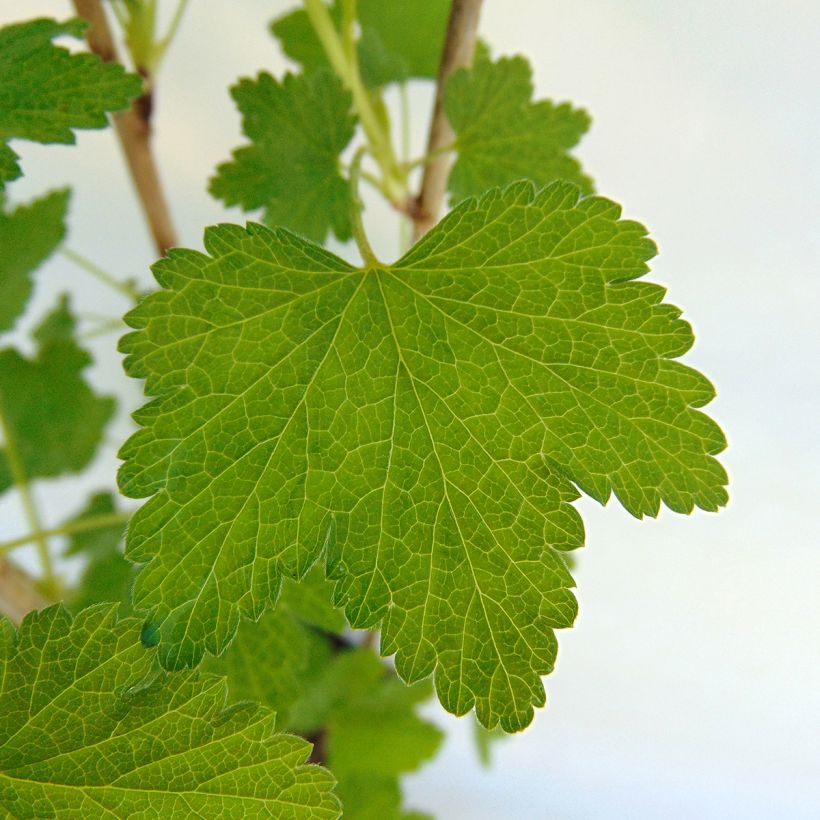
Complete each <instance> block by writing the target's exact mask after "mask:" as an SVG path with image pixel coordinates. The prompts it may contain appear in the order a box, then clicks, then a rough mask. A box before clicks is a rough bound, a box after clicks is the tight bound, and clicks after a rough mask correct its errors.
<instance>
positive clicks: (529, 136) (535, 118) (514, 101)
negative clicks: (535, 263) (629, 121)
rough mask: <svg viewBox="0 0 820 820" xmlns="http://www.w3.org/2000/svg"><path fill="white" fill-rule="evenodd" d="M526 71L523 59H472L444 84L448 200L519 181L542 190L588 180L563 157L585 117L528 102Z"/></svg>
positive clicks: (588, 187) (584, 184)
mask: <svg viewBox="0 0 820 820" xmlns="http://www.w3.org/2000/svg"><path fill="white" fill-rule="evenodd" d="M532 93H533V86H532V70H531V69H530V65H529V63H528V62H527V60H526V59H525V58H524V57H502V58H501V59H499V60H497V61H495V62H492V61H491V60H490V59H489V56H486V55H482V54H479V55H477V56H476V59H475V63H474V65H473V67H472V69H469V70H467V69H460V70H459V71H456V72H455V73H454V74H453V75H452V76H451V77H450V79H449V80H448V82H447V86H446V88H445V93H444V110H445V112H446V114H447V118H448V119H449V120H450V123H451V125H452V126H453V129H454V130H455V132H456V150H457V152H458V156H457V158H456V161H455V164H454V165H453V168H452V170H451V171H450V176H449V179H448V183H447V185H448V188H449V190H450V193H451V195H452V196H451V199H452V201H453V202H459V201H460V200H462V199H463V198H464V197H467V196H477V195H479V194H481V193H483V192H484V191H486V190H487V189H488V188H493V187H495V186H500V187H503V186H505V185H509V184H510V183H512V182H515V181H516V180H520V179H529V180H532V181H533V182H534V183H536V185H539V186H540V185H546V184H547V183H550V182H554V181H555V180H566V181H568V182H574V183H575V184H576V185H578V186H579V187H580V188H581V190H582V191H583V192H584V193H590V192H591V191H592V181H591V180H590V179H589V177H587V176H586V175H585V174H584V173H583V172H582V170H581V166H580V165H579V163H578V161H577V160H576V159H575V158H574V157H572V156H571V155H570V154H569V151H570V149H571V148H573V147H574V146H575V145H576V144H577V143H578V141H579V140H580V139H581V137H582V136H583V134H584V133H585V132H586V130H587V129H588V128H589V122H590V120H589V115H588V114H587V113H586V111H584V110H583V109H580V108H573V107H572V106H571V105H570V104H569V103H560V104H555V103H553V102H550V101H549V100H539V101H538V102H533V101H532Z"/></svg>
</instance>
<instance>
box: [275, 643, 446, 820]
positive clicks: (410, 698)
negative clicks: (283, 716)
mask: <svg viewBox="0 0 820 820" xmlns="http://www.w3.org/2000/svg"><path fill="white" fill-rule="evenodd" d="M426 683H427V682H424V683H419V684H416V685H415V686H411V687H407V686H405V685H404V684H402V683H401V681H399V680H398V679H397V678H396V677H395V676H394V675H393V673H392V672H391V671H390V670H389V669H387V668H385V667H384V666H383V665H382V664H381V663H380V662H379V660H378V658H377V657H376V656H375V655H374V654H373V652H371V651H369V650H366V649H359V650H356V651H353V652H343V653H340V654H338V655H336V656H335V658H334V659H333V661H332V663H330V664H329V665H328V666H327V667H326V669H325V672H324V674H323V675H322V677H321V678H320V679H319V680H317V681H316V682H315V684H314V685H313V687H312V689H311V690H310V691H308V692H307V693H306V696H305V697H304V698H303V701H302V703H299V704H297V706H296V707H295V708H294V714H293V717H292V720H291V724H290V727H291V728H292V729H294V730H295V731H298V732H301V733H310V732H314V731H316V730H318V729H322V730H323V731H324V732H325V734H326V740H325V744H326V754H327V765H328V766H329V767H330V769H331V771H332V772H333V774H334V775H335V776H336V778H337V780H338V784H339V785H338V790H337V791H338V794H339V797H340V798H341V800H342V804H343V805H344V807H345V817H350V818H356V819H357V820H363V818H372V819H373V820H379V818H384V819H385V820H387V818H399V817H402V816H403V813H402V811H401V790H400V788H399V783H398V778H399V776H400V775H402V774H405V773H406V772H411V771H414V770H415V769H417V768H418V767H419V766H420V765H421V764H422V763H423V762H424V761H426V760H429V759H430V758H431V757H433V755H434V754H435V753H436V751H437V750H438V747H439V745H440V744H441V740H442V733H441V732H440V731H439V729H437V728H436V727H435V726H433V725H432V724H430V723H427V722H426V721H423V720H421V718H419V717H418V715H416V713H415V708H416V706H417V705H418V704H419V703H421V702H422V701H425V700H427V699H428V698H429V697H430V695H431V689H432V687H431V686H429V684H428V685H425V684H426Z"/></svg>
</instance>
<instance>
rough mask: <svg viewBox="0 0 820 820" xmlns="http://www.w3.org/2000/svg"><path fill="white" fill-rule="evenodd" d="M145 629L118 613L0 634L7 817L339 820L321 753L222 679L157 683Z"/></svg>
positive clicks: (32, 623) (39, 617)
mask: <svg viewBox="0 0 820 820" xmlns="http://www.w3.org/2000/svg"><path fill="white" fill-rule="evenodd" d="M139 634H140V621H139V620H138V619H136V618H128V619H123V620H118V619H117V607H116V605H110V606H96V607H91V608H90V609H86V610H83V611H82V612H80V613H79V614H78V615H77V616H76V618H75V619H73V620H72V618H71V616H69V614H68V613H67V612H66V610H65V609H63V608H62V607H61V606H59V605H58V606H54V607H50V608H48V609H45V610H43V611H42V612H33V613H30V614H29V615H27V616H26V617H25V619H24V620H23V623H22V625H21V626H20V628H19V631H18V632H17V633H16V634H15V632H14V630H13V628H12V627H11V626H10V624H9V623H8V621H5V619H2V623H0V702H2V704H3V708H2V709H0V806H2V807H3V808H4V809H5V810H6V812H8V816H10V817H15V818H35V817H76V818H80V817H82V818H98V817H99V818H104V817H192V816H196V817H224V816H228V815H230V816H232V817H288V818H292V820H296V818H305V819H306V820H307V818H327V819H328V820H329V819H330V818H335V817H338V816H339V814H340V811H339V804H338V801H337V799H336V797H335V796H334V794H333V793H332V788H333V778H332V776H331V775H330V773H329V772H327V771H326V770H325V769H322V768H320V767H318V766H311V765H304V761H305V759H306V758H307V756H308V754H309V751H310V747H309V746H308V744H307V743H305V742H304V741H303V740H301V739H298V738H296V737H293V736H292V735H283V734H274V733H273V722H274V718H273V714H272V713H271V712H270V711H269V710H268V709H266V708H264V707H260V706H257V705H255V704H249V703H246V704H242V705H237V706H233V707H230V708H228V709H226V708H225V701H226V695H227V692H226V688H225V683H224V681H223V680H221V679H219V678H215V677H213V676H211V675H203V674H201V673H199V672H187V673H182V674H178V675H166V674H164V673H161V672H158V671H157V669H156V665H155V651H154V650H152V649H148V648H146V647H145V646H144V645H143V644H142V643H141V642H140V639H139Z"/></svg>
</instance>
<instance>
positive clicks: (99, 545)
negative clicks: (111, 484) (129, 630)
mask: <svg viewBox="0 0 820 820" xmlns="http://www.w3.org/2000/svg"><path fill="white" fill-rule="evenodd" d="M113 512H116V506H115V504H114V496H113V495H112V494H111V493H97V494H96V495H94V496H92V497H91V499H90V500H89V502H88V505H87V506H86V507H85V509H84V510H83V511H82V512H80V513H79V514H78V515H76V516H75V517H74V518H72V519H70V520H69V521H68V522H67V523H74V522H77V521H83V520H85V519H87V518H96V517H97V516H100V515H106V514H108V513H113ZM124 534H125V524H112V525H111V526H107V527H99V528H97V529H94V530H86V531H85V532H78V533H74V534H73V535H72V536H71V537H70V538H69V541H68V545H67V546H66V550H65V553H64V554H65V555H85V556H87V557H88V565H87V566H86V568H85V570H84V572H83V574H82V575H81V577H80V580H79V581H78V583H77V585H76V586H75V588H74V589H73V590H72V593H71V597H70V601H69V604H70V607H69V608H70V609H71V611H72V612H77V611H79V610H81V609H85V607H87V606H91V605H92V604H98V603H102V602H104V601H113V602H119V603H120V613H121V614H126V613H128V611H129V610H130V607H131V600H130V599H131V594H130V593H131V586H132V585H133V583H134V578H135V577H136V574H137V568H136V566H135V565H134V564H132V563H131V562H130V561H126V560H125V556H124V555H123V553H122V549H121V545H122V539H123V535H124Z"/></svg>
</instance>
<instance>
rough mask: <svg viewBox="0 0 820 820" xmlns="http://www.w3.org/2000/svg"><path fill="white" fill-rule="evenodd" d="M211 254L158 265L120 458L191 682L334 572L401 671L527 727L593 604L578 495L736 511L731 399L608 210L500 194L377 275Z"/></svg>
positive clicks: (639, 242) (288, 247) (649, 248)
mask: <svg viewBox="0 0 820 820" xmlns="http://www.w3.org/2000/svg"><path fill="white" fill-rule="evenodd" d="M205 247H206V249H207V251H208V254H209V255H205V254H201V253H197V252H194V251H189V250H177V251H173V252H171V254H170V255H169V257H168V258H166V259H163V260H161V261H160V262H158V263H157V265H156V266H155V267H154V272H155V275H156V277H157V281H158V282H159V283H160V285H161V286H162V288H163V290H161V291H159V292H157V293H155V294H152V295H150V296H148V297H147V298H146V299H145V300H144V301H143V302H142V303H141V304H140V305H139V306H138V307H137V308H136V309H135V310H134V311H132V312H131V313H130V314H129V315H128V317H127V321H128V322H129V323H130V324H131V326H132V327H135V328H137V329H138V330H137V331H136V332H134V333H130V334H128V335H127V336H125V337H124V338H123V341H122V350H123V352H125V353H126V354H127V358H126V367H127V369H128V372H129V373H130V374H131V375H132V376H134V377H136V378H144V379H145V380H146V392H147V394H148V395H149V396H154V397H155V398H154V400H153V401H151V402H150V403H149V404H148V405H146V406H145V407H144V408H143V409H142V410H141V411H139V412H138V413H137V414H136V416H135V418H136V419H137V421H138V422H139V423H140V424H141V425H142V426H143V429H142V430H140V431H138V432H137V433H136V434H135V435H134V436H132V438H131V439H130V440H129V441H128V442H127V443H126V444H125V446H124V447H123V449H122V451H121V455H122V457H123V459H124V464H123V466H122V469H121V473H120V482H121V487H122V490H123V492H124V493H125V494H126V495H129V496H132V497H138V498H139V497H147V496H153V498H151V500H150V501H149V502H148V503H147V504H145V505H144V506H143V507H142V508H141V509H140V510H139V511H138V512H137V513H136V515H135V517H134V518H133V519H132V523H131V525H130V526H129V531H128V539H127V546H126V550H127V556H128V557H129V558H130V559H131V560H133V561H135V562H138V563H144V564H145V566H144V567H143V568H142V570H141V573H140V575H139V577H138V579H137V583H136V585H135V592H134V598H135V604H136V606H137V607H138V608H140V609H143V610H146V611H148V612H150V615H149V623H150V626H149V628H150V630H151V633H152V636H153V637H155V638H156V639H157V640H159V641H161V643H162V647H161V658H162V660H163V662H164V663H165V664H166V665H167V666H168V667H170V668H177V667H181V666H186V665H190V664H193V663H196V662H197V661H198V660H199V659H200V657H201V656H202V654H203V653H204V652H205V651H209V652H212V653H218V652H221V651H222V650H223V649H224V648H225V647H226V645H227V644H228V642H229V641H230V639H231V638H232V636H233V635H234V633H235V632H236V628H237V625H238V622H239V617H240V614H242V613H245V614H247V615H249V616H251V617H253V618H256V617H258V615H259V614H260V613H261V612H262V611H263V610H264V609H266V608H267V607H270V606H272V605H273V603H274V601H275V598H276V594H277V590H278V588H279V584H280V579H281V577H282V576H286V577H301V576H303V575H304V574H305V573H306V572H307V571H308V570H309V569H310V568H311V566H313V564H314V563H315V562H317V561H319V560H320V559H321V560H324V561H325V562H326V564H327V568H328V572H329V573H330V575H331V577H332V578H334V579H335V580H336V581H337V585H336V590H335V600H336V602H337V603H338V604H340V605H343V606H344V608H345V612H346V615H347V617H348V619H349V621H350V623H351V624H352V625H353V626H355V627H358V628H364V627H377V626H381V630H382V636H381V651H382V653H383V654H392V653H396V668H397V671H398V673H399V675H400V676H401V677H402V678H403V679H404V680H405V681H408V682H412V681H416V680H420V679H422V678H424V677H426V676H428V675H430V674H431V673H432V672H433V671H434V670H435V671H436V675H435V681H436V688H437V691H438V695H439V697H440V699H441V701H442V703H443V704H444V705H445V707H446V708H447V709H449V710H451V711H453V712H455V713H457V714H463V713H464V712H466V711H468V710H469V709H470V708H472V707H473V706H475V708H476V710H477V714H478V717H479V719H480V720H481V722H482V723H483V724H484V725H486V726H488V727H492V726H494V725H495V724H496V723H497V722H498V721H499V720H500V721H501V724H502V726H503V727H504V728H505V729H507V730H508V731H509V730H515V729H519V728H521V727H523V726H525V725H526V724H527V723H528V722H529V721H530V720H531V718H532V712H533V706H534V705H541V704H543V703H544V697H545V696H544V689H543V684H542V682H541V679H540V676H541V675H544V674H546V673H548V672H549V671H550V670H551V669H552V666H553V663H554V660H555V654H556V640H555V636H554V633H553V629H555V628H558V627H566V626H570V625H571V624H572V622H573V620H574V617H575V611H576V604H575V599H574V597H573V595H572V593H571V591H570V588H571V587H572V585H573V581H572V578H571V576H570V574H569V572H568V570H567V568H566V565H565V564H564V562H563V560H562V559H561V558H560V557H559V555H558V554H557V553H556V552H555V550H556V549H559V550H563V549H572V548H574V547H577V546H579V545H580V544H581V543H582V541H583V529H582V525H581V521H580V518H579V516H578V513H577V512H576V511H575V509H574V508H573V507H572V504H571V502H572V501H573V500H574V499H575V498H576V497H577V491H576V489H575V486H574V485H577V486H578V487H580V488H582V489H583V490H584V491H586V492H587V493H589V494H590V495H592V496H593V497H594V498H597V499H598V500H600V501H602V502H603V501H606V499H607V498H608V497H609V495H610V493H611V492H613V491H614V492H615V493H616V495H617V496H618V498H619V499H620V500H621V502H622V503H623V504H624V506H625V507H626V508H627V509H628V510H629V511H630V512H632V513H634V514H635V515H639V516H640V515H644V514H649V515H655V514H657V512H658V509H659V505H660V503H661V501H663V502H665V503H666V504H667V505H668V506H669V507H670V508H672V509H674V510H677V511H680V512H689V511H690V510H691V509H692V508H693V507H694V506H695V505H698V506H701V507H703V508H704V509H708V510H714V509H717V508H718V507H719V506H720V505H721V504H723V503H724V502H725V500H726V491H725V489H724V484H725V482H726V475H725V472H724V471H723V469H722V467H721V466H720V465H719V464H718V462H717V461H716V460H715V459H714V458H713V454H714V453H717V452H719V451H720V450H721V449H723V447H724V438H723V435H722V433H721V431H720V429H719V428H718V427H717V425H716V424H715V423H714V422H712V421H711V420H710V419H709V418H708V417H706V416H705V415H703V414H702V413H701V412H699V411H698V410H697V409H695V408H697V407H700V406H702V405H704V404H706V403H707V402H708V401H709V400H710V399H711V398H712V396H713V389H712V386H711V385H710V384H709V382H708V381H707V380H706V379H705V378H704V377H703V376H701V375H700V374H698V373H697V372H695V371H694V370H691V369H690V368H688V367H685V366H684V365H682V364H679V363H677V362H675V361H672V360H673V359H674V358H676V357H678V356H680V355H681V354H683V353H684V352H686V350H688V348H689V347H690V346H691V344H692V341H693V337H692V332H691V329H690V327H689V325H688V324H687V323H686V322H683V321H681V320H680V318H679V316H680V311H679V310H678V309H677V308H675V307H673V306H671V305H665V304H662V303H661V300H662V298H663V295H664V290H663V288H661V287H659V286H657V285H653V284H648V283H640V282H635V281H633V280H635V279H637V278H638V277H640V276H642V275H643V274H644V273H646V271H647V269H648V268H647V264H646V261H647V260H648V259H650V258H651V257H652V256H653V255H654V253H655V246H654V244H653V243H652V242H651V240H649V239H647V237H646V230H645V229H644V228H643V226H641V225H639V224H638V223H635V222H630V221H622V220H621V219H620V208H619V207H618V206H617V205H616V204H614V203H612V202H610V201H608V200H606V199H602V198H588V199H580V200H579V194H578V189H577V188H576V187H575V186H573V185H570V184H566V183H556V184H553V185H551V186H549V187H547V188H545V189H543V190H541V191H537V190H536V189H535V188H534V187H533V186H532V185H531V184H528V183H521V184H516V185H513V186H510V187H509V188H507V189H505V190H503V191H502V190H493V191H490V192H488V193H487V194H486V195H484V196H483V197H481V198H480V199H478V200H468V201H466V202H464V203H463V204H462V205H461V206H459V207H458V208H456V209H455V210H454V211H453V212H452V213H450V214H449V216H447V217H446V218H445V219H444V220H443V221H442V222H441V223H440V224H439V225H437V226H436V227H435V228H434V229H433V230H432V231H430V233H429V234H427V235H426V236H425V237H424V239H422V240H421V241H420V242H419V243H418V244H417V245H416V246H415V247H413V248H412V249H411V250H410V251H409V252H408V253H407V254H406V255H405V256H404V257H403V258H402V259H401V260H399V261H398V262H397V263H395V264H394V265H384V266H379V267H375V268H369V269H366V270H360V269H356V268H353V267H351V266H350V265H348V264H347V263H346V262H344V261H342V260H341V259H339V258H338V257H336V256H334V255H333V254H330V253H328V252H326V251H324V250H322V249H321V248H319V247H317V246H316V245H313V244H311V243H308V242H305V241H303V240H302V239H300V238H298V237H296V236H294V235H293V234H290V233H289V232H287V231H284V230H274V231H272V230H269V229H267V228H264V227H262V226H258V225H249V226H248V228H247V229H242V228H240V227H238V226H231V225H221V226H218V227H216V228H211V229H209V230H208V231H206V235H205Z"/></svg>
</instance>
